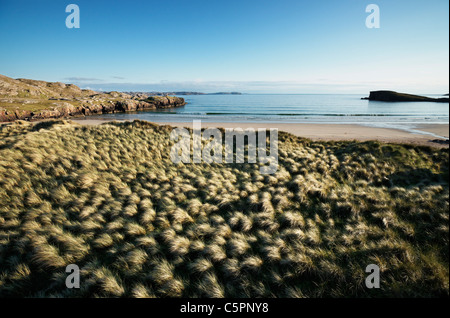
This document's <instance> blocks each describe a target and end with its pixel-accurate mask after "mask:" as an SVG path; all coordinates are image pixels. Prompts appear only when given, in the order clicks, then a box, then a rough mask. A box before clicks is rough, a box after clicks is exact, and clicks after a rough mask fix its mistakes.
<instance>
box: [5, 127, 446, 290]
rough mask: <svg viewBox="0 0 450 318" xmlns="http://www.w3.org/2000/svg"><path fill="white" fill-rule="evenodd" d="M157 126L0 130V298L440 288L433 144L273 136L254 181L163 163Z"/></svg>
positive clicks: (440, 217) (441, 195)
mask: <svg viewBox="0 0 450 318" xmlns="http://www.w3.org/2000/svg"><path fill="white" fill-rule="evenodd" d="M170 131H171V128H170V127H168V126H157V125H153V124H150V123H146V122H140V121H135V122H133V123H110V124H104V125H100V126H81V125H77V124H74V123H73V122H70V121H51V122H43V123H39V124H36V125H32V124H30V123H26V122H20V121H19V122H16V123H12V124H7V125H2V126H0V297H5V296H28V297H49V296H55V297H94V296H95V297H324V296H331V297H387V296H448V295H449V218H448V217H449V184H448V182H449V174H448V164H449V151H448V149H433V148H427V147H415V146H406V145H394V144H383V143H379V142H313V141H311V140H307V139H302V138H298V137H295V136H292V135H289V134H286V133H282V132H280V133H279V140H280V141H279V169H278V172H277V173H276V174H274V175H272V176H267V175H261V174H260V172H259V164H223V165H222V164H212V165H209V164H178V165H175V164H173V163H172V162H171V161H170V157H169V151H170V146H171V145H172V144H173V142H172V141H170V139H169V134H170ZM72 263H74V264H77V265H78V266H79V267H80V269H81V288H80V289H67V288H66V287H65V279H66V275H67V274H66V273H65V267H66V266H67V265H68V264H72ZM371 263H374V264H377V265H379V266H380V268H381V289H371V290H370V289H367V288H366V287H365V284H364V280H365V277H366V275H367V274H366V273H365V271H364V270H365V268H366V266H367V265H369V264H371Z"/></svg>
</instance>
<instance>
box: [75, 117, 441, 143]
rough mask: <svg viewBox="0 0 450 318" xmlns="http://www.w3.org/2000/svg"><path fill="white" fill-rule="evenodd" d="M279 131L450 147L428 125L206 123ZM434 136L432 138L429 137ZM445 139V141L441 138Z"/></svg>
mask: <svg viewBox="0 0 450 318" xmlns="http://www.w3.org/2000/svg"><path fill="white" fill-rule="evenodd" d="M74 121H76V122H78V123H80V124H83V125H99V124H103V123H106V122H107V121H105V120H97V119H75V120H74ZM156 124H158V125H170V126H173V127H192V122H190V123H189V122H185V123H178V122H158V123H156ZM211 127H223V128H242V129H246V128H255V129H257V128H278V130H279V131H285V132H288V133H291V134H293V135H296V136H299V137H304V138H310V139H312V140H359V141H367V140H379V141H384V142H391V143H408V144H414V145H425V146H434V147H436V146H437V147H448V144H447V145H445V144H439V143H436V142H433V140H436V139H441V140H444V138H442V137H445V138H447V139H448V137H449V125H448V124H424V125H418V126H416V127H414V129H413V131H406V130H401V129H392V128H377V127H369V126H363V125H347V124H294V123H249V122H247V123H208V122H202V128H211ZM427 133H430V134H427ZM432 134H434V135H432ZM437 136H441V138H439V137H437Z"/></svg>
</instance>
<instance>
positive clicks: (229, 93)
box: [124, 91, 242, 96]
mask: <svg viewBox="0 0 450 318" xmlns="http://www.w3.org/2000/svg"><path fill="white" fill-rule="evenodd" d="M124 93H125V94H129V95H131V96H135V95H139V94H142V95H147V96H169V95H170V96H180V95H181V96H189V95H242V93H240V92H216V93H202V92H188V91H179V92H124Z"/></svg>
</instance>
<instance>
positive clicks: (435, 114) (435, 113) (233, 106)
mask: <svg viewBox="0 0 450 318" xmlns="http://www.w3.org/2000/svg"><path fill="white" fill-rule="evenodd" d="M426 96H429V97H443V96H441V95H426ZM180 97H183V98H185V100H186V102H187V104H186V105H185V106H183V107H179V108H169V109H162V110H150V111H138V112H127V113H115V114H104V115H98V116H89V117H88V118H87V119H102V120H134V119H140V120H146V121H151V122H191V121H193V120H201V121H203V122H216V123H221V122H236V123H244V122H255V123H320V124H326V123H329V124H359V125H365V126H372V127H383V128H395V129H402V130H407V131H411V132H418V131H417V130H416V127H417V126H418V125H421V124H448V123H449V104H448V103H433V102H379V101H369V100H362V99H361V97H364V96H361V95H360V94H296V95H294V94H292V95H291V94H283V95H278V94H242V95H188V96H181V95H180ZM420 133H423V132H420ZM425 134H430V135H433V134H431V133H425ZM438 137H439V136H438Z"/></svg>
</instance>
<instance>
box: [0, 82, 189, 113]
mask: <svg viewBox="0 0 450 318" xmlns="http://www.w3.org/2000/svg"><path fill="white" fill-rule="evenodd" d="M185 104H186V103H185V100H184V99H183V98H180V97H174V96H148V95H145V94H136V95H130V94H126V93H121V92H107V93H98V92H95V91H92V90H87V89H81V88H79V87H78V86H76V85H73V84H64V83H60V82H45V81H37V80H30V79H12V78H9V77H7V76H3V75H0V122H7V121H14V120H30V121H32V120H42V119H50V118H67V117H79V116H89V115H93V114H107V113H116V112H127V111H138V110H150V109H160V108H171V107H180V106H183V105H185Z"/></svg>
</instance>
